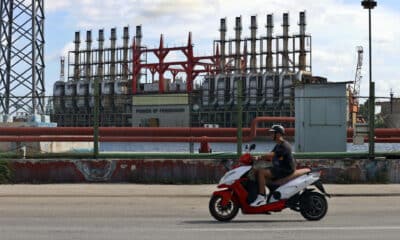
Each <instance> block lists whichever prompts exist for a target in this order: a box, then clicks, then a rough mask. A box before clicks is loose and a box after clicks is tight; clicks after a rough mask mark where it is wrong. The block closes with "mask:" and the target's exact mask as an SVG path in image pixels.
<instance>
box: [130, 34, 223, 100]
mask: <svg viewBox="0 0 400 240" xmlns="http://www.w3.org/2000/svg"><path fill="white" fill-rule="evenodd" d="M172 52H178V53H182V54H184V55H185V57H186V59H185V60H183V61H171V62H166V61H165V59H166V57H167V56H168V54H170V53H172ZM218 52H219V51H218V47H217V50H216V53H215V55H213V56H199V57H196V56H194V54H193V44H192V34H191V33H189V37H188V44H187V46H182V47H171V48H168V47H164V37H163V35H162V34H161V36H160V45H159V47H158V48H153V49H148V48H142V47H141V46H138V45H137V44H136V39H135V38H134V39H133V45H132V56H133V57H132V58H133V70H132V72H133V76H132V93H133V94H136V93H138V85H139V83H140V82H139V81H140V73H141V72H142V71H143V70H148V71H150V73H151V74H152V79H153V81H154V74H155V73H158V75H159V81H158V84H159V85H158V86H159V93H164V92H165V77H164V75H165V73H166V72H168V71H169V72H170V73H171V75H172V76H173V80H174V81H175V78H176V76H177V75H178V74H179V73H185V74H186V91H187V93H190V92H192V90H193V82H194V80H195V79H196V77H198V76H199V75H200V74H213V73H215V72H216V70H217V69H216V68H217V67H216V66H218V65H219V53H218ZM149 53H152V54H154V56H155V57H156V58H157V60H158V61H157V62H153V63H142V62H141V57H142V56H143V55H144V54H149Z"/></svg>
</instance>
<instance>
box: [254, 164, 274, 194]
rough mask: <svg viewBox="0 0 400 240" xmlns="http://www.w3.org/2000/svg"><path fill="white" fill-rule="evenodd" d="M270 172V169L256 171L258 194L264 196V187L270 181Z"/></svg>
mask: <svg viewBox="0 0 400 240" xmlns="http://www.w3.org/2000/svg"><path fill="white" fill-rule="evenodd" d="M272 177H273V176H272V172H271V170H270V169H260V170H259V171H258V193H259V194H261V195H264V196H265V195H266V193H265V185H266V184H267V183H268V182H269V181H270V180H271V179H272Z"/></svg>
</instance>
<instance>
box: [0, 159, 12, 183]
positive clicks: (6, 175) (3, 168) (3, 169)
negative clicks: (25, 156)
mask: <svg viewBox="0 0 400 240" xmlns="http://www.w3.org/2000/svg"><path fill="white" fill-rule="evenodd" d="M11 175H12V174H11V169H10V166H9V164H8V162H7V161H1V160H0V184H5V183H9V182H10V181H11Z"/></svg>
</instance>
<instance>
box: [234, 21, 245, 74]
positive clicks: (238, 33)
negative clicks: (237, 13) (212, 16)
mask: <svg viewBox="0 0 400 240" xmlns="http://www.w3.org/2000/svg"><path fill="white" fill-rule="evenodd" d="M242 29H243V28H242V18H241V17H236V25H235V33H236V34H235V35H236V36H235V47H236V51H235V73H240V72H241V69H240V59H241V58H240V57H241V53H240V43H241V35H242Z"/></svg>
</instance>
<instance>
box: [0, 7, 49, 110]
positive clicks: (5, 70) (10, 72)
mask: <svg viewBox="0 0 400 240" xmlns="http://www.w3.org/2000/svg"><path fill="white" fill-rule="evenodd" d="M43 2H44V0H30V1H23V0H1V1H0V13H1V19H0V21H1V22H0V38H1V44H0V114H4V115H6V116H12V115H15V114H16V113H17V112H18V113H24V114H30V115H32V114H43V113H44V107H45V103H44V95H45V81H44V69H45V64H44V42H45V39H44V6H43Z"/></svg>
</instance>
